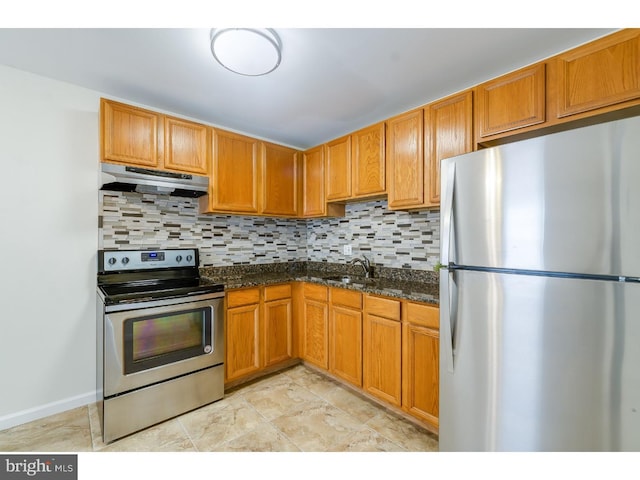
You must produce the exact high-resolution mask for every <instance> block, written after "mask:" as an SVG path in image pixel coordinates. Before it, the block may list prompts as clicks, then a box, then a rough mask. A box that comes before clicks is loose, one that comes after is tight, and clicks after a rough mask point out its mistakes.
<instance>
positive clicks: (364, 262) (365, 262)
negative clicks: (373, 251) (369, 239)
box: [349, 255, 371, 278]
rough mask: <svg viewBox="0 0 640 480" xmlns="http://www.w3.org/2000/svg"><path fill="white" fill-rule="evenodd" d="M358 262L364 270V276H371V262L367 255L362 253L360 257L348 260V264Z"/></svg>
mask: <svg viewBox="0 0 640 480" xmlns="http://www.w3.org/2000/svg"><path fill="white" fill-rule="evenodd" d="M356 263H359V264H360V266H361V267H362V269H363V270H364V276H365V278H369V277H370V276H371V262H370V261H369V259H368V258H367V257H365V256H364V255H362V258H354V259H353V260H349V264H351V265H354V264H356Z"/></svg>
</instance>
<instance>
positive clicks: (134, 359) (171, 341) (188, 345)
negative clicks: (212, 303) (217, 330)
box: [124, 307, 213, 374]
mask: <svg viewBox="0 0 640 480" xmlns="http://www.w3.org/2000/svg"><path fill="white" fill-rule="evenodd" d="M211 321H212V314H211V308H210V307H205V308H198V309H192V310H183V311H178V312H171V313H165V314H160V315H153V316H143V317H136V318H130V319H127V320H125V322H124V357H125V358H124V373H125V374H129V373H135V372H140V371H142V370H148V369H150V368H154V367H159V366H161V365H167V364H169V363H174V362H177V361H180V360H185V359H187V358H191V357H196V356H199V355H205V354H208V353H211V348H212V345H213V342H212V338H211V335H212V329H211Z"/></svg>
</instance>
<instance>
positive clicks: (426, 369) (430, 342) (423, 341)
mask: <svg viewBox="0 0 640 480" xmlns="http://www.w3.org/2000/svg"><path fill="white" fill-rule="evenodd" d="M439 338H440V336H439V332H438V330H435V329H431V328H425V327H423V326H419V325H414V324H411V323H403V342H402V352H403V362H402V363H403V372H402V383H403V392H402V407H403V409H404V410H405V411H407V412H408V413H410V414H411V415H414V416H415V417H417V418H419V419H421V420H423V421H425V422H428V423H430V424H431V425H433V426H434V427H438V408H439V407H438V405H439V381H440V380H439V378H440V377H439V365H440V364H439V358H440V343H439V342H440V340H439Z"/></svg>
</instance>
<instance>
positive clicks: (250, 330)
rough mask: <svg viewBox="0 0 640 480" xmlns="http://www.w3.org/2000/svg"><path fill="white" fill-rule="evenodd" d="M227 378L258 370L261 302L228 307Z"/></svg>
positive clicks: (259, 365) (259, 363)
mask: <svg viewBox="0 0 640 480" xmlns="http://www.w3.org/2000/svg"><path fill="white" fill-rule="evenodd" d="M225 339H226V343H225V348H226V352H225V374H226V375H225V377H226V380H234V379H236V378H240V377H243V376H245V375H249V374H251V373H254V372H257V371H259V370H260V369H261V368H262V362H261V359H260V304H258V303H255V304H250V305H244V306H241V307H235V308H227V312H226V324H225Z"/></svg>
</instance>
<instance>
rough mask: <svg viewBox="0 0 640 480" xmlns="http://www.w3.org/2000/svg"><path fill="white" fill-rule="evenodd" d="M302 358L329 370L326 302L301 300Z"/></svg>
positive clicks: (327, 310) (327, 308)
mask: <svg viewBox="0 0 640 480" xmlns="http://www.w3.org/2000/svg"><path fill="white" fill-rule="evenodd" d="M302 310H303V311H302V315H303V324H304V327H303V331H302V336H303V340H302V358H304V360H306V361H308V362H310V363H313V364H314V365H317V366H318V367H320V368H324V369H325V370H327V369H328V368H329V341H328V340H329V339H328V334H329V305H328V304H327V302H321V301H318V300H312V299H310V298H306V297H305V298H304V300H303V309H302Z"/></svg>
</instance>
